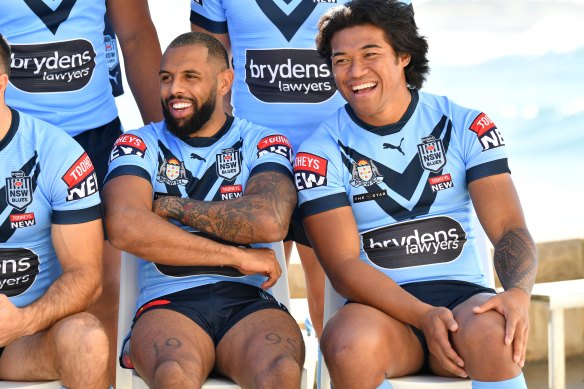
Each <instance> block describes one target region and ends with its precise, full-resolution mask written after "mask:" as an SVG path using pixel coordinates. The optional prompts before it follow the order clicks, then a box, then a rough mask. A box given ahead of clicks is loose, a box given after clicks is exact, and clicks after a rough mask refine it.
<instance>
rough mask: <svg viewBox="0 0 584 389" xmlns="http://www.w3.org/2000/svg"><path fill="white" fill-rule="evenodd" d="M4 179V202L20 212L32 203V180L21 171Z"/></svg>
mask: <svg viewBox="0 0 584 389" xmlns="http://www.w3.org/2000/svg"><path fill="white" fill-rule="evenodd" d="M10 175H11V177H6V202H7V203H8V205H11V206H12V207H14V208H16V209H18V210H20V211H22V210H24V209H25V208H26V207H28V206H29V205H30V204H31V203H32V179H31V178H30V177H28V176H25V175H24V172H23V171H22V170H18V171H15V172H12V173H10Z"/></svg>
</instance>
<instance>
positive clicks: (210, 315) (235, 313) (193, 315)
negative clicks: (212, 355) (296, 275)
mask: <svg viewBox="0 0 584 389" xmlns="http://www.w3.org/2000/svg"><path fill="white" fill-rule="evenodd" d="M154 309H169V310H171V311H175V312H178V313H181V314H183V315H184V316H186V317H188V318H189V319H191V320H192V321H194V322H195V323H196V324H197V325H198V326H199V327H201V328H202V329H203V330H204V331H205V332H206V333H207V334H208V335H209V337H210V338H211V339H212V340H213V343H214V344H215V347H217V345H218V344H219V342H220V341H221V339H222V338H223V336H225V334H226V333H227V331H229V330H230V329H231V328H232V327H233V326H235V324H237V322H239V321H240V320H241V319H243V318H244V317H246V316H248V315H250V314H252V313H254V312H256V311H259V310H262V309H278V310H281V311H284V312H286V313H288V314H290V313H289V312H288V309H286V307H285V306H284V305H283V304H281V303H279V302H278V301H276V299H275V298H274V297H273V296H272V295H271V294H270V293H268V292H266V291H265V290H263V289H261V288H258V287H256V286H253V285H248V284H244V283H241V282H233V281H223V282H218V283H215V284H207V285H202V286H197V287H194V288H190V289H185V290H181V291H179V292H175V293H171V294H167V295H165V296H161V297H159V298H157V299H154V300H151V301H149V302H147V303H146V304H144V305H142V306H141V307H140V309H138V311H137V312H136V315H135V317H134V321H133V323H132V327H134V325H136V322H137V321H138V320H139V319H140V317H141V316H142V315H143V314H144V313H145V312H148V311H152V310H154ZM130 336H131V334H130ZM130 336H128V337H127V338H126V340H124V345H123V347H122V355H121V356H120V364H121V366H122V367H125V368H132V366H131V361H130V360H129V358H128V357H129V348H128V347H127V345H128V344H129V342H128V340H129V338H130Z"/></svg>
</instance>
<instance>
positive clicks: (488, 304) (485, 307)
mask: <svg viewBox="0 0 584 389" xmlns="http://www.w3.org/2000/svg"><path fill="white" fill-rule="evenodd" d="M493 300H494V298H490V299H488V300H487V301H485V302H484V303H482V304H481V305H479V306H478V307H474V308H473V309H472V311H473V312H474V313H485V312H487V311H490V310H492V309H495V310H496V301H493Z"/></svg>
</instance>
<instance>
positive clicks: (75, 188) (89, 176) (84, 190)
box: [61, 153, 97, 201]
mask: <svg viewBox="0 0 584 389" xmlns="http://www.w3.org/2000/svg"><path fill="white" fill-rule="evenodd" d="M61 179H62V180H63V181H65V183H66V184H67V187H68V188H69V190H68V191H67V193H68V196H67V201H73V200H79V199H82V198H84V197H87V196H90V195H92V194H94V193H97V176H96V174H95V170H94V168H93V164H92V163H91V159H89V156H88V155H87V153H83V155H82V156H81V157H79V159H77V161H75V163H73V165H72V166H71V167H70V168H69V170H67V173H65V174H64V175H63V177H61Z"/></svg>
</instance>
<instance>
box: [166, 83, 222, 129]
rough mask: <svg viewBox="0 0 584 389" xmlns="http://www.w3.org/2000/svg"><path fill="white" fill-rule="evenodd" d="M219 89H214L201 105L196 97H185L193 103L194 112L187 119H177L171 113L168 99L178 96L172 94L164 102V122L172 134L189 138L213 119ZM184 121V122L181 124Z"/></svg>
mask: <svg viewBox="0 0 584 389" xmlns="http://www.w3.org/2000/svg"><path fill="white" fill-rule="evenodd" d="M216 92H217V91H216V90H212V91H211V93H210V94H209V97H207V100H205V101H204V102H203V103H202V104H201V105H200V106H199V104H198V102H197V100H195V99H188V98H183V99H184V100H188V101H190V102H191V103H193V111H194V113H193V114H192V115H191V116H190V117H187V118H185V119H180V120H177V119H175V118H174V117H172V115H171V114H170V110H169V109H168V107H167V104H168V101H170V100H171V99H174V98H176V96H170V97H169V98H168V99H167V100H166V104H165V103H164V102H162V113H163V114H164V122H165V123H166V127H167V128H168V131H170V133H171V134H173V135H174V136H176V137H177V138H179V139H187V138H189V137H190V136H191V135H193V134H196V133H197V132H198V131H200V130H201V128H202V127H203V126H204V125H205V124H206V123H207V122H208V121H209V119H211V116H212V115H213V112H214V111H215V101H216V100H217V93H216ZM181 122H182V124H181Z"/></svg>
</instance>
